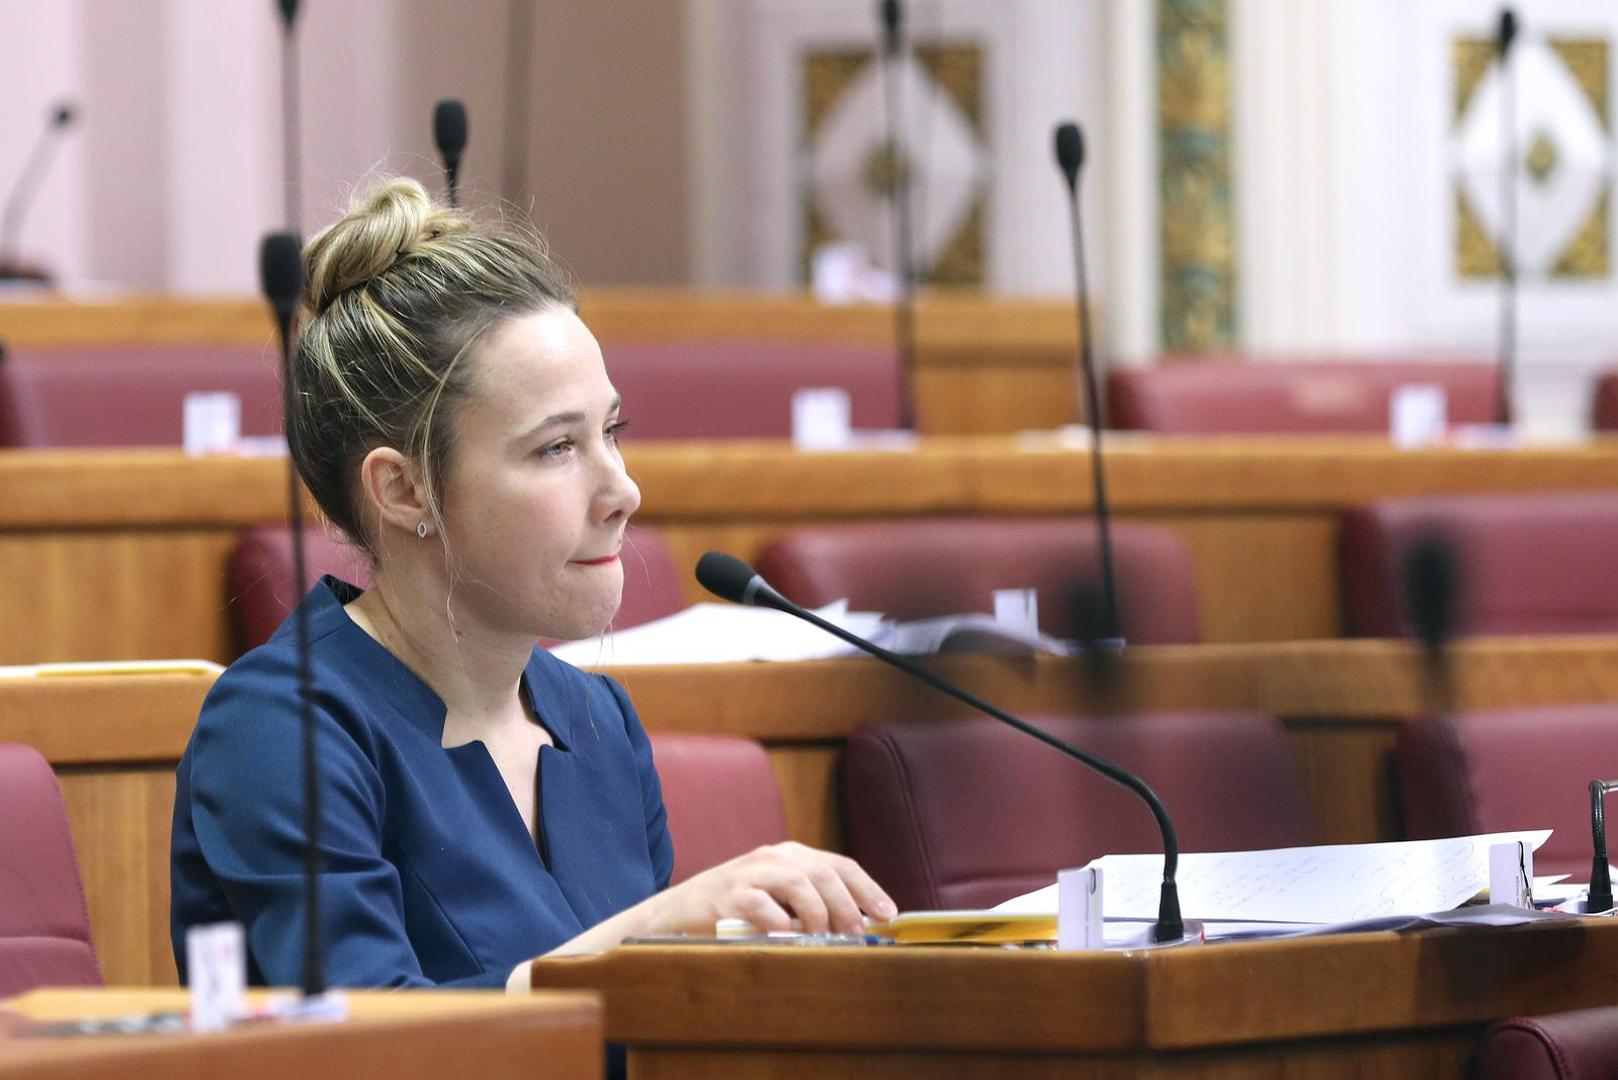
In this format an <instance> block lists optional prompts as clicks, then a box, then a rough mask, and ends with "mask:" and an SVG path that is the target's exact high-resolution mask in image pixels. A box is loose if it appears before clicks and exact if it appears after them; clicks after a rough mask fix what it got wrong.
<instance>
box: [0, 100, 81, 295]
mask: <svg viewBox="0 0 1618 1080" xmlns="http://www.w3.org/2000/svg"><path fill="white" fill-rule="evenodd" d="M74 115H75V109H74V106H73V105H71V104H69V103H67V102H63V103H61V104H59V105H57V106H56V108H54V109H53V110H51V118H50V122H49V123H48V124H46V125H45V129H44V130H43V131H41V132H40V133H39V137H38V138H37V139H35V140H34V146H33V149H32V150H30V151H29V152H28V159H27V160H26V161H25V162H24V163H23V167H22V172H21V173H19V174H18V176H17V184H16V186H15V187H13V188H12V189H11V195H10V197H9V198H7V199H6V208H5V212H4V213H3V214H0V281H38V282H42V283H49V282H50V280H51V275H50V274H48V273H47V272H45V271H44V270H33V269H24V268H23V266H22V261H21V254H20V252H19V246H20V242H21V237H22V219H23V214H24V212H25V211H26V210H27V208H28V203H29V201H30V200H31V199H32V198H33V196H34V195H35V194H36V193H37V192H38V191H39V186H40V180H41V178H42V177H44V175H45V170H46V169H47V168H49V167H50V162H51V155H52V153H53V152H54V151H55V149H56V145H57V143H59V142H61V138H60V134H59V133H60V132H62V131H63V130H65V129H66V128H67V127H68V125H70V124H72V123H73V119H74Z"/></svg>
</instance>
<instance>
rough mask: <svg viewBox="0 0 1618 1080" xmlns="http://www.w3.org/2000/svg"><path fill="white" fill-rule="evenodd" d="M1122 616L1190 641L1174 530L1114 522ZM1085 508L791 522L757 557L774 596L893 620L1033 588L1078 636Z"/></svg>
mask: <svg viewBox="0 0 1618 1080" xmlns="http://www.w3.org/2000/svg"><path fill="white" fill-rule="evenodd" d="M1112 539H1113V564H1114V566H1115V567H1116V570H1117V579H1118V611H1119V621H1120V623H1121V624H1122V626H1123V632H1124V636H1125V638H1127V639H1128V640H1129V641H1131V642H1136V643H1139V644H1143V645H1168V644H1188V643H1193V642H1196V641H1197V640H1198V637H1199V631H1198V625H1197V596H1196V574H1195V571H1194V570H1193V569H1192V566H1191V558H1190V556H1189V555H1188V554H1187V553H1186V551H1185V548H1184V546H1183V545H1182V544H1181V543H1180V541H1179V538H1178V537H1176V536H1175V535H1174V534H1173V533H1171V532H1167V531H1165V530H1162V529H1157V528H1153V527H1152V526H1149V525H1136V524H1129V523H1122V522H1120V523H1115V524H1114V525H1113V534H1112ZM1100 566H1101V556H1100V551H1099V545H1098V544H1097V542H1096V533H1095V524H1094V523H1093V522H1092V521H1091V520H1090V519H1089V518H899V519H894V520H890V521H868V522H855V523H850V524H840V525H830V526H825V527H805V528H799V529H789V530H787V531H785V532H783V533H780V534H779V535H777V536H776V537H775V538H774V539H773V540H771V541H770V542H769V544H767V545H766V546H765V548H764V550H763V551H762V552H761V553H760V554H759V558H758V562H757V567H758V571H759V573H760V574H762V575H764V577H765V579H766V580H768V581H769V582H770V583H771V584H772V585H774V586H775V587H776V588H777V589H779V590H780V591H781V593H782V595H784V596H786V597H787V598H789V599H791V600H794V601H796V602H798V603H800V604H804V605H807V606H810V607H818V606H820V605H823V604H829V603H831V602H832V601H834V600H841V599H843V598H845V597H846V598H847V599H848V600H849V601H850V603H851V604H853V606H854V607H855V608H858V609H860V610H865V611H880V612H882V613H883V614H885V615H888V616H891V617H893V618H896V619H925V618H930V617H932V616H936V615H954V614H958V613H961V612H967V611H978V612H989V611H992V610H993V608H994V599H993V592H994V590H995V589H1016V588H1034V589H1038V590H1039V623H1040V629H1042V630H1043V631H1044V632H1045V633H1047V634H1050V635H1052V636H1054V637H1059V638H1077V637H1081V636H1083V631H1084V628H1083V627H1082V625H1081V624H1082V619H1081V618H1080V605H1079V603H1078V599H1079V595H1080V592H1081V590H1084V589H1086V588H1094V587H1095V586H1096V584H1097V583H1098V582H1099V581H1100V580H1101V570H1100Z"/></svg>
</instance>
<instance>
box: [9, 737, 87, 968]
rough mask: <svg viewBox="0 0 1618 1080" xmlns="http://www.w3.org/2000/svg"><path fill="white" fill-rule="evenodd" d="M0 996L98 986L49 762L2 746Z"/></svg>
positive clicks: (12, 745) (81, 893)
mask: <svg viewBox="0 0 1618 1080" xmlns="http://www.w3.org/2000/svg"><path fill="white" fill-rule="evenodd" d="M0 823H4V828H3V830H0V998H4V997H9V996H10V995H12V994H20V993H22V992H23V991H25V990H31V989H33V988H34V987H38V986H100V985H101V965H100V963H99V962H98V961H97V960H96V954H95V946H94V945H93V944H92V943H91V940H90V914H89V911H88V909H87V908H86V907H85V903H84V885H83V883H82V882H81V881H80V880H79V862H78V858H77V857H76V856H75V855H74V853H73V834H72V833H71V832H69V831H68V824H67V812H66V810H64V809H63V807H62V794H61V791H60V790H59V789H58V788H57V786H56V777H55V775H54V774H53V773H52V772H51V767H50V765H49V764H48V763H47V762H46V761H45V759H44V758H43V757H41V756H40V755H39V753H38V751H36V750H34V749H33V748H31V747H27V746H22V745H19V744H17V743H0Z"/></svg>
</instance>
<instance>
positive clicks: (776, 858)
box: [647, 842, 898, 934]
mask: <svg viewBox="0 0 1618 1080" xmlns="http://www.w3.org/2000/svg"><path fill="white" fill-rule="evenodd" d="M647 904H654V905H655V906H656V908H657V910H656V911H655V912H653V913H651V914H652V915H653V918H654V927H655V928H654V929H652V930H651V931H650V933H654V934H681V933H699V934H711V933H713V929H714V924H715V923H716V922H718V921H719V920H720V919H745V920H747V921H748V922H750V923H752V924H753V925H754V926H756V927H758V928H759V929H760V930H766V931H768V930H793V929H800V930H802V931H803V932H804V933H806V934H826V933H833V934H860V933H864V931H865V915H866V914H870V915H872V916H874V917H876V918H878V919H891V918H892V917H893V916H894V915H896V914H897V913H898V912H897V909H896V908H895V907H894V904H893V901H892V900H891V899H889V897H888V894H887V893H885V892H883V891H882V888H881V886H879V885H877V883H876V882H875V881H872V880H871V876H870V875H869V874H867V873H866V872H865V871H864V870H863V869H862V868H861V867H860V864H859V863H857V862H855V861H854V860H853V859H850V858H848V857H847V856H846V855H838V854H836V853H835V852H830V851H821V850H819V849H817V848H812V847H807V846H805V845H803V844H799V843H794V842H788V843H784V844H770V845H767V846H765V847H761V848H756V849H754V850H753V851H750V852H748V853H747V854H746V855H739V856H737V857H736V858H734V859H731V860H730V861H729V862H724V863H720V864H719V865H718V866H715V867H712V868H710V869H708V870H704V871H703V872H702V873H700V874H696V875H694V876H693V877H691V878H690V879H689V880H687V881H684V882H681V883H680V884H679V885H676V886H675V887H674V888H672V889H669V890H667V891H666V892H664V893H662V894H660V895H659V896H656V897H653V898H652V899H651V900H649V901H647ZM794 920H796V923H797V925H794Z"/></svg>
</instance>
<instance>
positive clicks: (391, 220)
mask: <svg viewBox="0 0 1618 1080" xmlns="http://www.w3.org/2000/svg"><path fill="white" fill-rule="evenodd" d="M303 279H304V280H303V308H302V310H301V312H300V315H299V333H298V338H299V340H298V354H297V363H296V370H295V372H294V376H293V382H294V385H293V386H291V387H287V388H286V398H287V400H286V426H287V439H288V442H289V444H290V447H291V452H292V458H293V461H294V463H295V464H296V466H297V469H298V473H299V475H300V476H301V477H302V478H303V482H304V484H305V485H307V486H308V488H309V491H310V493H311V494H313V495H314V497H315V501H316V502H317V503H318V504H319V505H320V508H321V510H322V511H323V512H324V513H325V515H326V517H327V518H328V519H329V520H330V521H331V522H332V524H334V525H335V526H337V528H339V529H341V530H342V531H343V532H344V533H346V534H347V535H348V537H349V538H350V539H352V540H353V541H354V542H356V543H358V544H359V545H361V546H362V547H364V548H365V549H366V550H367V551H369V552H370V553H371V555H372V556H373V557H374V556H375V555H376V548H375V538H374V537H372V536H370V535H368V532H367V530H366V529H365V528H364V525H363V523H362V522H361V521H360V515H359V508H360V505H361V496H360V492H359V484H358V473H359V465H360V462H361V461H363V460H364V458H365V455H366V454H368V453H370V452H371V451H372V450H373V449H375V448H377V447H379V446H391V447H393V448H395V449H397V450H398V451H400V452H401V453H403V454H404V455H406V456H407V457H409V458H410V459H411V460H413V461H415V462H416V463H417V464H418V465H419V466H420V468H421V471H422V480H423V485H424V486H425V488H426V491H427V498H428V504H429V507H430V508H431V511H432V514H433V516H434V517H435V518H437V517H438V516H439V508H440V506H441V505H442V503H441V500H440V485H441V478H442V477H443V476H444V475H445V473H446V472H447V470H448V467H449V461H450V457H451V455H452V453H453V451H454V427H455V424H454V420H455V414H456V408H457V406H458V405H459V403H460V402H461V401H462V400H463V399H464V398H465V396H466V394H467V391H468V387H469V386H470V384H471V373H470V371H469V368H470V366H471V365H470V364H469V363H467V362H466V357H467V354H468V353H469V352H470V351H471V349H472V347H473V346H474V345H475V344H476V343H477V341H478V339H479V338H480V337H481V336H482V335H483V334H485V333H486V332H487V331H488V330H489V329H490V328H491V327H493V326H494V325H496V324H497V323H499V322H500V321H502V320H504V319H508V318H511V317H513V316H518V315H526V314H529V313H531V312H534V311H540V310H543V309H545V308H547V307H551V306H562V307H566V308H569V309H573V308H575V307H576V306H577V305H576V303H575V301H574V299H573V294H572V292H571V291H570V290H569V289H568V287H567V285H566V284H565V283H564V282H563V280H562V276H561V274H560V273H559V272H558V271H557V269H556V268H555V266H554V265H553V264H552V263H551V261H550V259H549V257H548V256H547V255H546V253H545V248H544V245H543V243H542V242H541V240H540V239H539V237H538V236H537V234H535V233H533V232H532V231H531V230H527V231H524V230H520V229H515V228H504V227H502V228H483V227H480V226H479V225H478V224H477V223H476V222H474V221H473V220H472V219H471V218H470V217H468V216H466V215H463V214H462V213H461V212H460V211H457V210H452V209H450V208H448V207H445V206H441V205H439V204H438V203H436V202H434V201H433V199H432V197H431V196H430V195H428V194H427V191H426V189H424V188H423V187H422V186H421V184H420V183H418V182H417V181H415V180H412V179H410V178H408V177H395V178H392V179H386V180H383V181H381V182H379V183H378V184H377V185H376V186H375V187H374V188H372V189H371V190H370V191H369V192H368V193H366V194H364V195H361V196H359V197H358V198H356V199H355V200H354V202H353V204H352V205H351V206H350V207H349V210H348V213H347V214H345V215H344V216H343V218H342V219H341V220H339V221H338V222H336V223H335V224H333V225H330V226H328V227H327V228H325V229H323V230H321V232H320V233H319V234H317V235H316V236H315V237H314V239H312V240H310V241H309V245H308V247H307V248H305V249H304V253H303ZM439 524H440V525H441V524H442V522H441V521H440V522H439Z"/></svg>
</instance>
